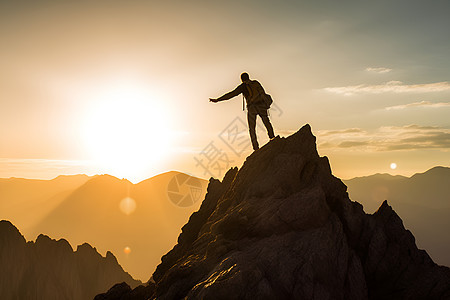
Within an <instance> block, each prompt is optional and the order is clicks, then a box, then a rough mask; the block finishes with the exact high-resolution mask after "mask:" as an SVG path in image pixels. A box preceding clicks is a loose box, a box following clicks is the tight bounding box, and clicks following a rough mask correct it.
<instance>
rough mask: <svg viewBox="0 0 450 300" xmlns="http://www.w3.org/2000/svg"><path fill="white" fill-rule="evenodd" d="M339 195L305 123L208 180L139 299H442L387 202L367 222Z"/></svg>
mask: <svg viewBox="0 0 450 300" xmlns="http://www.w3.org/2000/svg"><path fill="white" fill-rule="evenodd" d="M346 190H347V188H346V186H345V185H344V184H343V183H342V182H341V180H339V179H338V178H336V177H334V176H333V175H332V173H331V169H330V165H329V162H328V159H327V158H326V157H319V155H318V153H317V150H316V144H315V137H314V136H313V135H312V133H311V128H310V127H309V125H306V126H304V127H303V128H301V129H300V130H299V131H298V132H297V133H295V134H293V135H292V136H289V137H287V138H279V137H277V138H275V139H274V140H272V141H270V142H269V143H268V144H267V145H265V146H264V147H262V148H261V149H260V150H258V151H256V152H254V153H253V154H252V155H250V156H249V157H248V158H247V160H246V161H245V163H244V165H243V166H242V168H241V169H240V170H238V169H237V168H232V169H230V170H229V171H228V173H227V174H226V175H225V177H224V179H223V180H222V182H220V181H218V180H216V179H211V180H210V183H209V187H208V193H207V195H206V197H205V200H204V201H203V203H202V206H201V208H200V209H199V211H198V212H196V213H194V214H193V215H192V216H191V217H190V219H189V222H188V223H187V224H186V225H185V226H184V227H183V228H182V233H181V234H180V236H179V238H178V243H177V245H175V246H174V248H173V249H172V250H171V251H170V252H168V253H167V254H166V255H164V256H163V257H162V262H161V264H160V265H159V266H158V267H157V269H156V271H155V272H154V274H153V279H154V281H155V287H156V289H155V290H154V291H149V294H148V295H147V296H148V298H156V299H449V298H450V269H449V268H446V267H440V266H438V265H436V264H435V263H434V262H433V261H432V260H431V259H430V257H429V256H428V254H427V253H426V252H425V251H423V250H419V249H417V247H416V245H415V241H414V237H413V235H412V234H411V233H410V232H409V231H408V230H406V229H405V228H404V226H403V224H402V220H401V219H400V217H399V216H398V215H397V214H396V213H395V212H394V211H393V210H392V208H391V207H390V206H389V205H388V204H387V202H384V203H383V205H382V206H381V207H380V208H379V210H378V211H377V212H376V213H374V214H373V215H368V214H366V213H365V212H364V211H363V208H362V206H361V205H360V204H359V203H357V202H352V201H351V200H350V199H349V197H348V194H347V191H346ZM127 293H128V294H127ZM130 293H131V292H125V294H126V295H130ZM104 299H113V298H104ZM130 299H133V298H130ZM136 299H137V298H136Z"/></svg>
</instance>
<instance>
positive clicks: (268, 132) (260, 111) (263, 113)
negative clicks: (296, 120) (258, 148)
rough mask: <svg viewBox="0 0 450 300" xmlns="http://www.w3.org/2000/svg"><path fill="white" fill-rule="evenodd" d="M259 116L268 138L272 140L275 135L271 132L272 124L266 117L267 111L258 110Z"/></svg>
mask: <svg viewBox="0 0 450 300" xmlns="http://www.w3.org/2000/svg"><path fill="white" fill-rule="evenodd" d="M258 114H259V116H260V117H261V120H262V121H263V124H264V126H266V129H267V134H268V135H269V138H270V139H271V138H274V137H275V134H274V132H273V127H272V124H271V123H270V120H269V116H268V115H267V109H264V108H260V109H259V111H258Z"/></svg>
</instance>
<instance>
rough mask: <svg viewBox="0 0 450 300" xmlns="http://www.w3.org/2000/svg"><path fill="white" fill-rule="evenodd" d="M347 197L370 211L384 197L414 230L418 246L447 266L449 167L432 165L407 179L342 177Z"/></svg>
mask: <svg viewBox="0 0 450 300" xmlns="http://www.w3.org/2000/svg"><path fill="white" fill-rule="evenodd" d="M344 183H345V184H346V185H347V187H348V193H349V195H350V199H352V200H353V201H358V202H360V203H361V204H363V206H364V210H365V211H366V212H368V213H373V212H374V211H375V210H377V209H378V207H380V205H381V203H382V202H383V201H384V200H388V201H389V204H390V205H392V207H393V208H394V209H395V211H396V212H397V213H398V214H399V215H400V216H401V217H402V219H403V222H404V224H405V227H406V228H407V229H409V230H411V231H412V232H413V233H414V236H415V238H416V241H417V245H418V247H419V248H422V249H426V250H427V252H428V253H429V254H430V256H431V257H432V258H433V260H434V261H435V262H436V263H438V264H441V265H446V266H450V234H449V230H450V168H447V167H435V168H432V169H430V170H428V171H426V172H424V173H418V174H415V175H414V176H412V177H410V178H408V177H403V176H392V175H389V174H376V175H372V176H367V177H358V178H354V179H350V180H345V181H344Z"/></svg>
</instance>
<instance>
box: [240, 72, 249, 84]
mask: <svg viewBox="0 0 450 300" xmlns="http://www.w3.org/2000/svg"><path fill="white" fill-rule="evenodd" d="M241 80H242V82H246V81H249V80H250V76H248V73H245V72H244V73H242V74H241Z"/></svg>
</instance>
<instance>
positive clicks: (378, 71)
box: [366, 67, 392, 74]
mask: <svg viewBox="0 0 450 300" xmlns="http://www.w3.org/2000/svg"><path fill="white" fill-rule="evenodd" d="M366 71H368V72H373V73H379V74H383V73H389V72H390V71H392V69H389V68H383V67H377V68H373V67H369V68H366Z"/></svg>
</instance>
